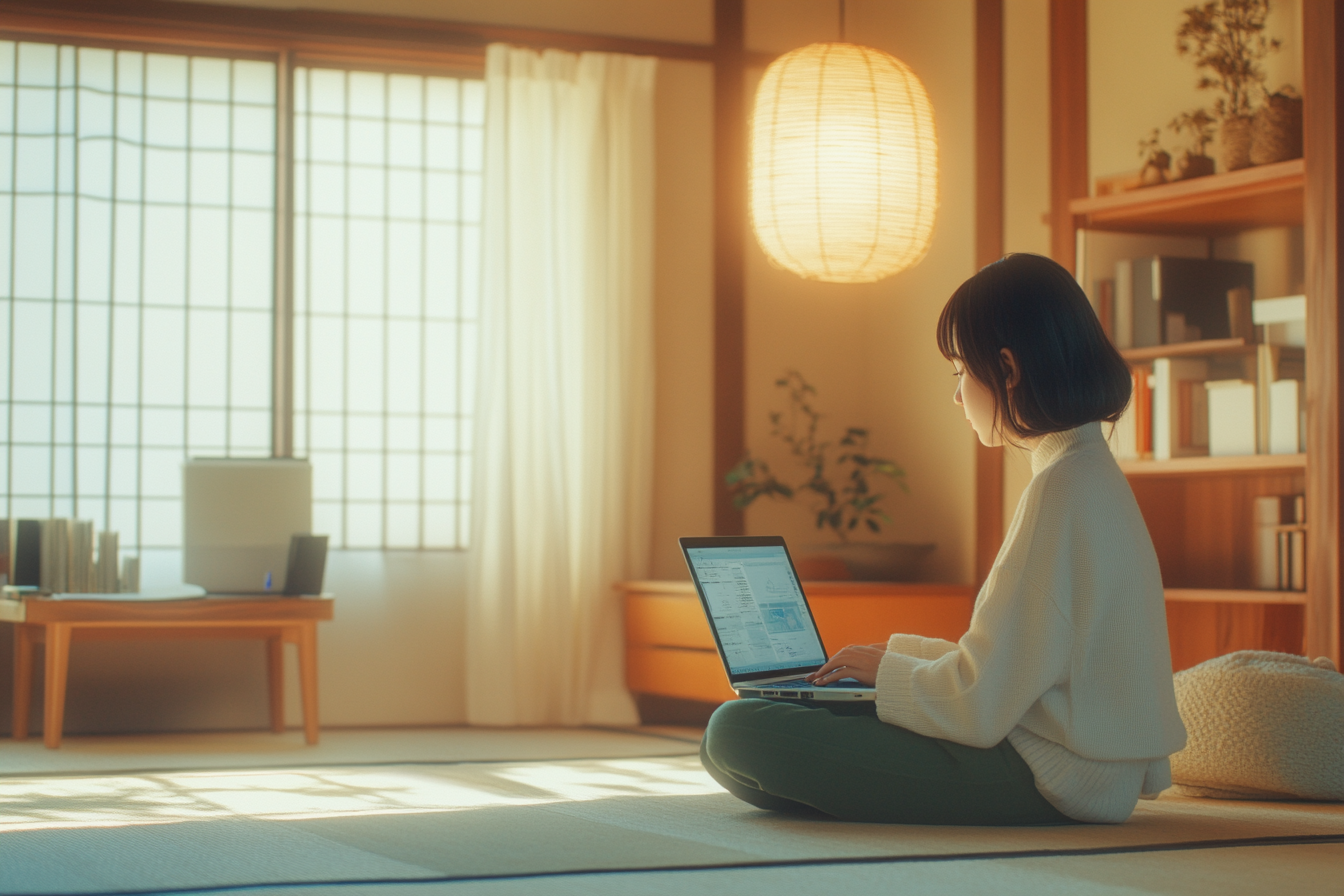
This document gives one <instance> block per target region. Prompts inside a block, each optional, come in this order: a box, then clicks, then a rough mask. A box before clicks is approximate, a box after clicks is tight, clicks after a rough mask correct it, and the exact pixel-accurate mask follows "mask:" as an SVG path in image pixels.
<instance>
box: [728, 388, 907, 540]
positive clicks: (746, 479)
mask: <svg viewBox="0 0 1344 896" xmlns="http://www.w3.org/2000/svg"><path fill="white" fill-rule="evenodd" d="M775 385H776V386H777V387H779V388H780V389H784V390H786V391H787V392H788V395H789V410H788V411H787V412H779V411H772V412H771V413H770V424H771V427H772V428H771V430H770V435H772V436H773V437H775V438H777V439H779V440H780V441H781V442H783V443H784V444H785V445H787V446H788V448H789V453H790V454H792V455H793V457H794V459H795V460H797V461H798V463H799V464H800V465H801V466H802V467H803V468H804V469H805V470H806V473H807V478H805V479H804V480H803V481H802V482H799V483H798V484H797V485H794V486H791V485H788V484H786V483H784V482H783V481H781V480H780V479H779V478H778V477H777V476H776V475H775V474H774V472H773V471H772V470H771V469H770V465H769V464H767V463H766V462H765V461H764V460H762V459H760V458H758V457H754V456H753V455H752V454H751V452H747V455H746V456H745V457H743V458H742V460H741V461H739V462H738V464H737V465H736V466H735V467H733V468H732V469H731V470H729V471H728V474H727V475H726V476H725V477H724V481H725V482H727V484H728V490H729V492H730V493H731V494H732V496H733V506H735V507H737V508H738V509H740V510H745V509H746V508H747V507H749V506H751V504H752V503H753V502H754V501H755V500H756V499H757V498H760V497H762V496H765V495H769V496H770V497H771V498H783V499H785V500H788V499H792V498H794V497H796V496H798V495H799V493H810V494H811V495H812V496H813V497H815V498H816V499H817V500H816V504H815V510H816V525H817V528H818V529H829V530H830V531H831V532H832V533H834V534H835V535H836V536H837V537H838V538H839V539H840V540H841V541H848V540H849V536H850V533H852V532H854V531H855V530H857V529H858V528H859V527H860V526H863V527H865V528H866V529H868V531H870V532H874V533H876V532H881V531H882V526H883V524H888V525H889V524H890V523H891V521H892V520H891V517H890V516H888V515H887V514H886V512H885V511H884V510H882V507H881V503H882V500H883V498H884V497H885V495H884V494H882V493H881V492H874V491H873V489H872V484H871V483H870V481H869V476H870V475H873V474H878V475H881V476H886V477H887V478H889V479H891V480H892V481H894V482H895V483H896V484H897V485H898V486H900V488H901V491H904V492H909V491H910V489H909V487H908V486H907V485H906V484H905V471H904V470H902V469H901V468H900V467H899V466H897V465H896V463H895V462H894V461H890V460H887V459H886V458H882V457H873V456H872V455H870V454H868V450H867V446H868V430H866V429H860V428H858V427H854V426H851V427H849V428H848V429H846V430H845V434H844V435H843V436H841V438H840V440H839V442H838V443H836V444H835V445H832V443H830V442H824V441H820V440H819V436H818V428H819V424H820V422H821V418H822V416H823V415H822V414H820V413H819V412H818V411H817V410H816V409H815V408H814V407H813V406H812V401H813V399H814V398H815V397H816V394H817V390H816V389H814V388H813V387H812V385H811V384H809V383H808V382H807V380H805V379H804V378H803V375H802V374H801V373H799V372H798V371H796V370H790V371H788V372H787V373H786V374H785V375H784V376H782V377H780V378H779V379H777V380H775ZM833 449H838V451H839V456H838V457H836V458H835V461H834V462H833V463H832V461H831V460H830V453H831V451H832V450H833ZM832 471H834V472H832ZM832 475H835V476H836V477H837V481H835V482H833V481H832V479H831V476H832Z"/></svg>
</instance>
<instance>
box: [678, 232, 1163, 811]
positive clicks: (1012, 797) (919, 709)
mask: <svg viewBox="0 0 1344 896" xmlns="http://www.w3.org/2000/svg"><path fill="white" fill-rule="evenodd" d="M938 347H939V349H940V350H941V351H942V353H943V355H944V356H945V357H947V358H948V359H949V360H950V361H951V362H952V366H953V373H954V374H955V376H956V378H957V389H956V392H955V394H954V395H953V401H954V402H956V404H958V405H959V406H960V407H961V408H962V410H963V411H964V412H965V415H966V418H967V420H968V421H969V423H970V425H971V426H972V427H973V428H974V430H975V432H976V434H977V435H978V436H979V438H980V441H981V442H982V443H984V444H985V445H990V446H993V445H1001V444H1004V443H1005V442H1007V443H1011V444H1014V445H1018V446H1021V447H1024V448H1026V449H1029V450H1030V451H1031V467H1032V479H1031V482H1030V484H1029V485H1028V486H1027V489H1026V491H1025V492H1024V493H1023V495H1022V499H1021V501H1020V503H1019V504H1018V507H1017V512H1016V514H1015V516H1014V517H1013V521H1012V525H1011V526H1010V527H1009V531H1008V534H1007V537H1006V538H1005V540H1004V544H1003V547H1002V549H1001V550H1000V551H999V555H998V557H997V559H996V560H995V561H994V566H993V568H992V569H991V570H990V573H989V577H988V578H987V579H986V580H985V583H984V586H983V587H982V588H981V589H980V593H979V595H978V597H977V598H976V602H975V610H974V613H973V614H972V616H971V624H970V628H969V630H968V631H967V632H966V634H965V635H964V636H963V637H962V638H961V640H960V641H959V642H958V643H956V644H953V643H951V642H949V641H944V640H941V639H937V638H923V637H919V636H917V635H903V634H896V635H892V636H891V638H890V639H889V640H888V641H887V642H886V643H885V644H870V645H851V646H849V647H845V648H844V649H843V650H840V651H839V652H837V653H836V654H835V655H834V656H832V657H831V658H830V660H829V661H828V662H827V663H826V664H825V665H824V666H822V667H821V669H820V670H819V671H818V672H816V673H813V675H812V676H810V677H811V678H812V679H813V680H814V681H815V682H816V683H819V684H829V683H832V682H834V681H838V680H840V679H842V678H853V679H857V680H858V681H860V682H861V683H863V684H866V685H870V686H875V687H876V689H877V699H876V702H875V703H866V704H863V705H862V706H860V705H859V704H838V705H837V708H834V709H832V708H830V707H827V706H817V705H816V704H806V705H803V704H798V703H790V702H785V701H773V700H737V701H733V702H730V703H726V704H724V705H723V706H721V707H719V709H718V710H717V711H716V712H715V713H714V716H713V718H711V719H710V722H709V726H708V728H707V730H706V731H705V738H704V741H703V744H702V746H701V750H700V755H701V759H702V760H703V762H704V764H705V768H706V769H707V770H708V771H709V773H710V774H711V775H713V776H714V778H715V779H716V780H717V781H718V782H719V783H720V784H722V785H723V786H724V787H725V788H726V789H727V790H728V791H730V792H731V793H733V794H734V795H736V796H737V797H739V798H741V799H743V800H745V801H746V802H748V803H751V804H752V805H754V806H758V807H760V808H762V809H773V810H779V811H784V812H795V813H802V814H811V815H817V814H821V815H826V816H833V817H835V818H839V819H844V820H848V821H869V822H900V823H907V824H976V825H1017V824H1063V823H1069V822H1073V821H1082V822H1121V821H1124V820H1125V819H1126V818H1128V817H1129V815H1130V813H1131V812H1132V811H1133V810H1134V806H1135V804H1136V801H1137V800H1138V799H1139V798H1140V797H1148V798H1151V797H1155V796H1156V795H1157V794H1158V793H1159V792H1161V791H1162V790H1163V789H1165V788H1166V787H1168V786H1170V784H1171V766H1170V763H1169V762H1168V760H1167V757H1168V756H1169V755H1170V754H1172V753H1174V752H1176V751H1177V750H1179V749H1181V747H1182V746H1184V744H1185V728H1184V727H1183V725H1182V724H1181V718H1180V715H1179V714H1178V713H1177V711H1176V700H1175V694H1174V690H1173V686H1172V675H1171V655H1170V648H1169V645H1168V641H1167V624H1166V610H1165V605H1164V601H1163V594H1162V579H1161V576H1160V574H1159V572H1158V566H1157V557H1156V554H1155V553H1154V551H1153V545H1152V541H1151V539H1150V538H1149V535H1148V530H1147V528H1146V527H1145V525H1144V522H1143V517H1142V516H1141V515H1140V513H1139V508H1138V505H1137V503H1136V502H1135V500H1134V495H1133V493H1132V492H1131V491H1130V488H1129V483H1128V482H1127V481H1126V480H1125V477H1124V474H1123V473H1121V471H1120V468H1119V467H1118V466H1117V464H1116V462H1115V460H1114V458H1113V457H1112V455H1111V452H1110V450H1109V449H1108V448H1107V445H1106V441H1105V437H1104V434H1103V428H1102V424H1103V423H1114V422H1115V421H1116V420H1117V419H1119V417H1120V414H1121V411H1123V410H1124V408H1125V406H1126V404H1127V403H1128V401H1129V397H1130V375H1129V370H1128V368H1127V367H1126V366H1125V362H1124V360H1123V359H1122V358H1121V357H1120V355H1119V353H1118V352H1117V351H1116V350H1115V348H1114V347H1113V346H1112V345H1111V343H1110V341H1109V340H1108V339H1107V338H1106V336H1105V334H1104V333H1103V332H1102V329H1101V326H1100V324H1099V323H1098V321H1097V317H1096V315H1095V314H1094V313H1093V311H1092V308H1091V306H1090V305H1089V304H1088V301H1087V298H1086V296H1084V295H1083V293H1082V290H1081V289H1079V287H1078V285H1077V283H1076V282H1075V281H1074V279H1073V277H1072V276H1070V275H1069V273H1068V272H1067V271H1065V270H1064V269H1063V268H1062V267H1060V266H1059V265H1057V264H1055V263H1054V262H1053V261H1050V260H1049V259H1046V258H1042V257H1040V256H1034V255H1009V256H1007V257H1005V258H1003V259H1000V260H999V261H997V262H994V263H993V264H990V265H988V266H986V267H985V268H983V269H982V270H981V271H980V272H979V273H977V274H976V275H975V276H974V277H972V278H971V279H969V280H967V281H966V282H965V283H964V284H962V286H961V287H960V288H959V289H958V290H957V291H956V293H954V294H953V296H952V298H951V299H950V300H949V301H948V303H947V305H946V307H944V309H943V312H942V316H941V318H940V319H939V321H938Z"/></svg>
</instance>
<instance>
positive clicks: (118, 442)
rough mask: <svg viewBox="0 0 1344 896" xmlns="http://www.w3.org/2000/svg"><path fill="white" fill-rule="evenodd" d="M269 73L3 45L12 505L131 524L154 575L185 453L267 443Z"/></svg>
mask: <svg viewBox="0 0 1344 896" xmlns="http://www.w3.org/2000/svg"><path fill="white" fill-rule="evenodd" d="M275 79H276V68H275V65H274V64H273V63H270V62H264V61H255V60H246V59H222V58H208V57H198V56H186V55H172V54H166V53H144V52H136V51H128V50H108V49H94V48H86V47H74V46H60V45H56V44H44V43H28V42H23V43H15V42H7V41H0V290H3V291H4V293H5V296H6V302H5V306H4V308H3V313H0V352H2V353H3V357H2V358H0V377H2V378H3V379H0V427H3V429H4V437H3V439H0V452H2V453H0V476H3V478H4V484H5V506H4V508H3V512H4V513H6V514H7V515H9V516H15V517H22V516H31V517H44V516H69V517H76V518H83V519H92V520H94V521H95V525H96V526H97V528H98V529H110V530H116V531H119V532H120V534H121V543H122V546H123V551H125V550H126V549H127V548H129V549H130V550H132V551H135V550H137V549H139V550H140V551H141V552H142V558H143V559H142V563H143V564H144V569H145V575H146V577H147V578H151V579H152V578H155V576H154V567H155V565H156V561H155V559H154V556H153V553H152V552H153V551H154V549H169V550H171V549H176V548H177V547H179V545H180V538H181V531H180V530H181V518H182V514H181V506H180V490H181V472H180V465H181V462H182V460H183V459H184V458H186V457H188V456H265V455H268V454H269V453H270V449H271V432H270V404H271V399H270V389H271V368H272V361H271V359H272V347H271V330H272V313H273V311H272V309H273V305H274V302H273V291H274V289H273V283H272V281H273V277H274V259H275V250H274V236H273V221H274V194H275V186H274V184H275V181H274V177H275V115H276V111H275V97H276V80H275ZM146 551H149V552H151V553H148V554H147V553H145V552H146ZM159 556H160V558H161V561H162V563H163V564H164V572H163V575H165V576H167V577H169V578H171V579H176V578H177V576H179V575H180V572H179V571H178V570H177V569H176V567H175V564H176V555H175V554H173V555H169V554H166V553H163V552H160V553H159Z"/></svg>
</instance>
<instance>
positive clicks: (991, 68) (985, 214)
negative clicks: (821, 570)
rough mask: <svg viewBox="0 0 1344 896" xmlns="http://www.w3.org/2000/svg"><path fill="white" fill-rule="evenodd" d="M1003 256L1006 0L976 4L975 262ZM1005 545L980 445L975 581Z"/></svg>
mask: <svg viewBox="0 0 1344 896" xmlns="http://www.w3.org/2000/svg"><path fill="white" fill-rule="evenodd" d="M1002 255H1003V0H976V3H975V266H976V267H977V268H982V267H984V266H985V265H987V264H989V263H990V262H992V261H994V260H995V259H997V258H999V257H1000V256H1002ZM1002 544H1003V449H1002V448H986V447H985V446H984V445H982V444H980V442H979V440H976V445H975V581H976V583H977V584H979V583H981V582H983V581H984V580H985V578H986V577H987V576H988V575H989V569H990V567H991V566H993V565H994V558H995V557H996V556H997V555H998V553H999V547H1000V545H1002Z"/></svg>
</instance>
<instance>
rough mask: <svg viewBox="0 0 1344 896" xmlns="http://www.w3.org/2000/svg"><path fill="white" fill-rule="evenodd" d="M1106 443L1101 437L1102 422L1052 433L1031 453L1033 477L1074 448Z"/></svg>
mask: <svg viewBox="0 0 1344 896" xmlns="http://www.w3.org/2000/svg"><path fill="white" fill-rule="evenodd" d="M1105 441H1106V440H1105V439H1104V438H1103V437H1102V435H1101V423H1100V422H1093V423H1084V424H1083V425H1082V426H1079V427H1076V428H1074V429H1066V430H1064V431H1063V432H1052V433H1050V434H1049V435H1047V436H1044V437H1043V438H1042V439H1041V441H1040V444H1038V445H1037V446H1036V450H1034V451H1032V452H1031V475H1033V476H1035V475H1036V474H1037V473H1039V472H1041V471H1042V470H1044V469H1045V468H1046V467H1048V466H1050V464H1052V463H1054V462H1055V461H1056V460H1058V459H1059V458H1060V457H1061V456H1063V455H1064V454H1065V453H1066V452H1068V451H1071V450H1073V449H1074V448H1078V447H1081V446H1083V445H1084V444H1086V443H1089V442H1099V443H1104V442H1105Z"/></svg>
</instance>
